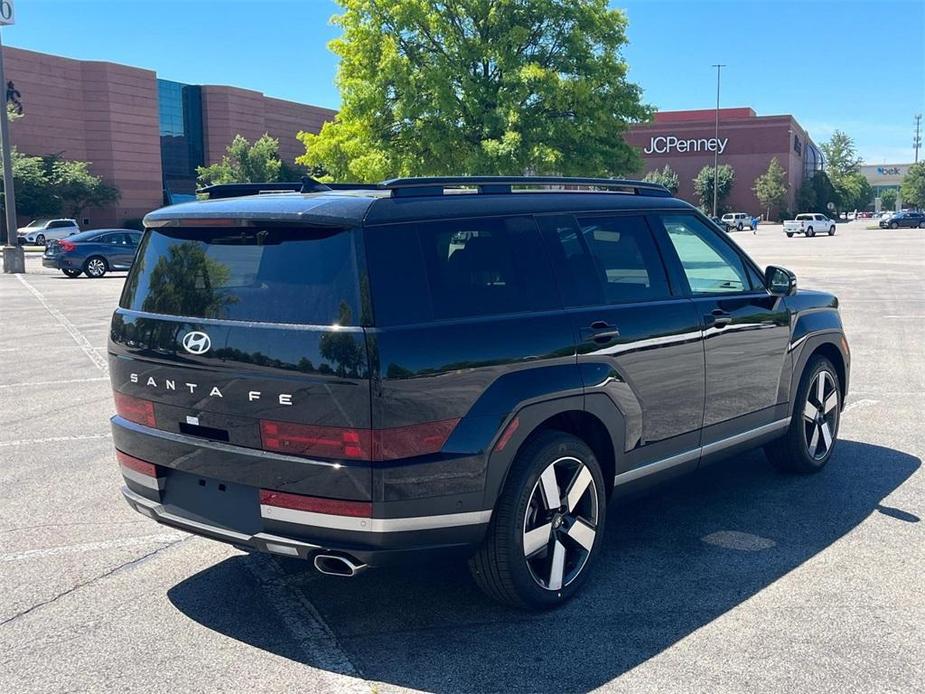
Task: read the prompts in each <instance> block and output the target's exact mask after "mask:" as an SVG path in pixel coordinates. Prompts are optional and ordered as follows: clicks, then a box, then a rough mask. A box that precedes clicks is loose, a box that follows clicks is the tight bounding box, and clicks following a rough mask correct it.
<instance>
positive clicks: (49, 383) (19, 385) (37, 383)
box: [0, 376, 109, 389]
mask: <svg viewBox="0 0 925 694" xmlns="http://www.w3.org/2000/svg"><path fill="white" fill-rule="evenodd" d="M108 380H109V378H108V377H106V376H100V377H99V378H66V379H64V380H61V381H32V382H31V383H4V384H0V389H3V388H24V387H26V386H56V385H58V384H61V383H96V382H98V381H108Z"/></svg>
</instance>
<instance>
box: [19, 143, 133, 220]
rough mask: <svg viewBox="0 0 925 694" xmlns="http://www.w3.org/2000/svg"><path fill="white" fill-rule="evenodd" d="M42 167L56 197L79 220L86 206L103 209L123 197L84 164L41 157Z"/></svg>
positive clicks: (54, 156)
mask: <svg viewBox="0 0 925 694" xmlns="http://www.w3.org/2000/svg"><path fill="white" fill-rule="evenodd" d="M44 165H45V169H46V171H47V172H48V180H49V182H50V184H51V186H52V189H53V190H54V193H55V195H57V197H58V199H59V200H60V201H61V206H62V207H63V209H64V211H65V212H66V213H67V214H68V215H70V216H71V217H74V218H79V217H80V216H81V214H82V213H83V211H84V210H86V209H87V208H88V207H105V206H106V205H111V204H113V203H116V202H118V201H119V198H120V197H122V196H121V194H120V193H119V189H118V188H116V187H115V186H111V185H109V184H107V183H103V179H101V178H100V177H99V176H95V175H93V174H92V173H90V168H89V166H90V165H89V164H88V163H87V162H85V161H71V160H67V159H62V158H61V157H60V156H59V155H50V156H47V157H44ZM17 195H18V191H17Z"/></svg>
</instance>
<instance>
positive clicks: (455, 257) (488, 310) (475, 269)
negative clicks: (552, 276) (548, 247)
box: [418, 217, 558, 318]
mask: <svg viewBox="0 0 925 694" xmlns="http://www.w3.org/2000/svg"><path fill="white" fill-rule="evenodd" d="M418 233H419V240H420V244H421V251H422V253H423V256H424V267H425V269H426V273H427V280H428V284H429V285H430V296H431V302H432V306H433V315H434V317H435V318H459V317H463V316H482V315H492V314H499V313H515V312H520V311H536V310H543V309H550V308H555V307H556V305H557V304H558V300H557V297H556V294H555V289H554V287H553V285H552V283H551V282H550V281H549V268H548V267H547V266H548V263H547V260H546V257H545V256H544V254H543V248H542V245H541V243H540V237H539V233H538V231H537V228H536V224H535V223H534V222H533V220H532V219H529V218H526V217H515V218H508V219H473V220H459V221H450V222H440V223H431V224H420V225H419V226H418Z"/></svg>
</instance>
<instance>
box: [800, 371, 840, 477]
mask: <svg viewBox="0 0 925 694" xmlns="http://www.w3.org/2000/svg"><path fill="white" fill-rule="evenodd" d="M837 431H838V386H836V385H835V379H834V378H833V376H832V374H830V373H829V372H828V371H820V372H819V373H817V374H816V377H815V378H814V379H813V381H812V383H810V385H809V390H808V391H807V393H806V403H805V404H804V406H803V440H804V441H805V442H806V450H807V451H808V452H809V456H810V457H811V458H812V459H813V460H822V459H823V458H825V457H826V456H827V455H828V453H829V451H830V450H831V449H832V444H833V443H834V442H835V434H836V433H837Z"/></svg>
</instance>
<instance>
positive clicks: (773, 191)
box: [752, 157, 790, 209]
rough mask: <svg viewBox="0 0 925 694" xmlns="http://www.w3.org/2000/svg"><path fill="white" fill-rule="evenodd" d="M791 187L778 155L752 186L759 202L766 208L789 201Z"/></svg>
mask: <svg viewBox="0 0 925 694" xmlns="http://www.w3.org/2000/svg"><path fill="white" fill-rule="evenodd" d="M789 189H790V186H789V184H788V182H787V172H786V171H784V167H783V166H781V165H780V162H779V161H777V157H774V158H773V159H771V163H770V164H769V165H768V170H767V171H765V172H764V173H763V174H761V175H760V176H759V177H758V178H756V179H755V185H754V186H753V187H752V190H754V191H755V196H756V197H757V198H758V202H759V203H760V204H761V207H762V208H764V209H770V208H772V207H777V208H780V207H783V206H784V203H786V202H787V192H788V191H789Z"/></svg>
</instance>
